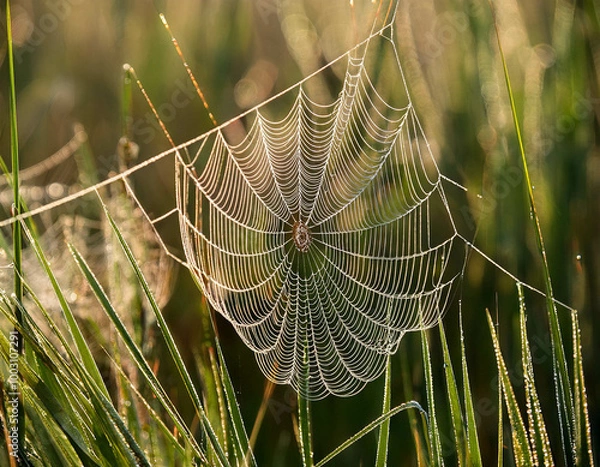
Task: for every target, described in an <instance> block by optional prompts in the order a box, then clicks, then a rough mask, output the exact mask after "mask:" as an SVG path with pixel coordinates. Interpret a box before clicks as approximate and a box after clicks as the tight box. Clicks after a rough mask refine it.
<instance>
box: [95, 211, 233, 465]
mask: <svg viewBox="0 0 600 467" xmlns="http://www.w3.org/2000/svg"><path fill="white" fill-rule="evenodd" d="M102 207H103V209H104V213H105V215H106V217H107V219H108V221H109V223H110V226H111V228H112V230H113V232H114V233H115V235H116V236H117V239H118V240H119V243H120V245H121V248H122V249H123V252H124V253H125V256H127V259H128V261H129V263H130V265H131V267H132V268H133V270H134V271H135V274H136V276H137V278H138V280H139V283H140V285H141V286H142V289H143V290H144V294H145V297H146V298H147V299H148V302H149V303H150V307H151V308H152V311H153V312H154V316H155V317H156V321H157V324H158V328H159V330H160V331H161V334H162V336H163V338H164V340H165V343H166V344H167V348H168V349H169V353H170V354H171V358H172V359H173V362H174V363H175V366H176V367H177V370H178V372H179V375H180V376H181V378H182V379H183V382H184V385H185V388H186V391H187V392H188V395H189V396H190V398H191V400H192V402H193V404H194V407H195V409H196V413H197V414H198V417H199V418H200V420H201V422H202V426H203V428H204V432H205V433H206V435H207V437H208V439H209V441H210V444H211V447H212V449H214V450H215V453H216V454H217V456H218V458H219V461H220V462H221V463H222V464H223V465H224V466H228V465H229V461H228V459H227V456H226V455H225V452H224V451H223V448H222V447H221V445H220V444H219V439H218V438H217V435H216V434H215V430H214V429H213V427H212V426H211V424H210V421H209V420H208V417H207V416H206V413H205V411H204V408H203V406H202V401H201V400H200V396H199V395H198V392H197V391H196V387H195V386H194V383H193V382H192V377H191V375H190V373H189V372H188V370H187V367H186V366H185V363H184V361H183V358H182V357H181V354H180V352H179V349H178V348H177V344H175V339H174V338H173V335H172V334H171V331H170V330H169V327H168V326H167V323H166V321H165V319H164V317H163V315H162V312H161V311H160V308H159V306H158V303H156V299H155V298H154V294H153V293H152V291H151V290H150V286H149V285H148V282H147V281H146V279H145V277H144V275H143V274H142V270H141V269H140V267H139V265H138V264H137V260H136V259H135V257H134V256H133V253H132V251H131V249H130V248H129V245H128V244H127V242H126V241H125V239H124V238H123V235H122V233H121V231H120V230H119V227H118V226H117V224H115V221H114V220H113V218H112V216H111V215H110V213H109V212H108V209H107V207H106V205H105V204H104V203H102Z"/></svg>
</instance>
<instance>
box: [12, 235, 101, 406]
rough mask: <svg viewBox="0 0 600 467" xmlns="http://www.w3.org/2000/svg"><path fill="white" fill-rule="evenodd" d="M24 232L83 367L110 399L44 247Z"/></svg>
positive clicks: (66, 346) (56, 330) (57, 332)
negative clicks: (52, 293)
mask: <svg viewBox="0 0 600 467" xmlns="http://www.w3.org/2000/svg"><path fill="white" fill-rule="evenodd" d="M23 230H24V231H25V235H26V236H27V239H28V240H29V244H30V245H31V247H32V248H33V251H34V252H35V255H36V256H37V259H38V261H39V263H40V266H41V267H42V269H43V270H44V272H45V273H46V275H47V276H48V278H49V279H50V283H51V284H52V289H53V290H54V293H55V294H56V297H57V298H58V302H59V304H60V308H61V310H62V312H63V316H64V318H65V320H66V321H67V325H68V328H69V332H70V334H71V338H72V339H73V341H74V342H75V346H76V348H77V351H78V352H79V356H80V358H81V361H82V363H83V366H84V367H85V369H86V370H87V371H88V372H89V374H90V375H91V377H92V378H94V380H95V381H96V384H97V385H98V387H99V388H101V389H102V391H103V392H104V394H105V395H106V396H107V397H109V394H108V389H107V388H106V385H105V384H104V380H103V379H102V375H101V374H100V370H99V369H98V365H96V361H95V360H94V357H93V356H92V352H91V351H90V348H89V346H88V345H87V342H86V340H85V337H84V336H83V333H82V332H81V329H80V328H79V325H78V324H77V320H76V319H75V315H74V314H73V312H72V311H71V307H70V306H69V303H68V302H67V299H66V297H65V296H64V294H63V292H62V289H61V288H60V286H59V284H58V281H57V279H56V276H55V274H54V272H53V271H52V268H51V267H50V263H49V262H48V259H47V258H46V255H45V254H44V251H43V250H42V247H41V245H40V244H39V241H38V239H37V238H36V237H35V236H34V235H32V233H31V231H30V230H29V229H27V228H26V227H25V226H24V229H23ZM38 306H39V308H40V309H44V307H43V305H42V304H41V303H39V304H38ZM46 319H47V320H48V319H49V316H48V315H46ZM54 329H55V333H56V334H60V331H58V328H56V327H55V328H54ZM63 345H64V346H65V348H69V346H68V344H66V342H63Z"/></svg>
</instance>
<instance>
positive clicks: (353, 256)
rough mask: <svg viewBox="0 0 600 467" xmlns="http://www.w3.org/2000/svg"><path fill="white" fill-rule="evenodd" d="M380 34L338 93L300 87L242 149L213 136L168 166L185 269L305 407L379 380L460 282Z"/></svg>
mask: <svg viewBox="0 0 600 467" xmlns="http://www.w3.org/2000/svg"><path fill="white" fill-rule="evenodd" d="M391 32H392V28H387V29H384V30H382V31H381V33H380V34H379V35H376V36H375V37H373V38H372V39H371V40H369V41H366V42H365V43H364V44H361V45H360V46H358V47H356V48H355V49H353V50H351V51H350V52H349V53H348V54H347V60H346V65H347V68H346V71H345V74H343V76H342V79H341V80H340V91H339V93H338V95H337V97H335V98H333V99H331V100H330V101H328V102H323V101H322V100H321V101H317V100H316V99H313V98H312V97H311V95H310V93H309V91H308V89H309V87H310V86H307V85H306V84H302V85H301V86H299V87H298V88H297V90H296V91H294V92H295V93H296V94H295V97H294V100H293V103H292V105H291V106H289V107H288V110H287V111H286V112H285V113H284V114H283V115H281V106H282V105H283V104H281V102H279V100H275V101H273V102H272V103H271V104H270V105H269V106H263V107H259V108H257V109H255V110H254V111H253V112H252V113H251V115H249V117H248V118H247V119H246V121H245V123H246V128H247V130H246V132H245V134H244V135H242V136H241V137H238V141H232V139H235V138H231V137H229V138H228V137H226V136H225V135H226V134H228V133H227V128H219V129H218V131H216V132H214V134H213V135H212V136H210V137H207V138H205V139H203V140H202V141H201V142H200V143H199V145H198V147H196V148H195V149H194V150H193V151H192V152H193V157H190V159H191V160H186V159H185V158H184V157H183V155H182V154H181V153H180V152H178V154H177V156H176V177H177V192H178V211H179V217H180V227H181V233H182V239H183V243H184V249H185V254H186V258H187V261H188V264H189V266H190V269H191V270H192V272H193V274H194V276H195V277H196V278H197V281H198V283H199V285H200V286H201V288H202V289H203V291H204V293H205V295H206V297H207V298H208V300H209V301H210V303H211V305H212V306H213V307H214V308H215V310H217V311H218V312H219V313H220V314H221V315H223V316H224V317H225V318H226V319H227V320H229V321H230V322H231V324H232V325H233V326H234V328H235V329H236V331H237V333H238V334H239V336H240V337H241V338H242V339H243V341H244V342H245V343H246V344H247V345H248V346H249V347H250V349H252V351H253V352H254V353H255V355H256V359H257V362H258V364H259V366H260V368H261V370H262V372H263V373H264V374H265V375H266V376H267V377H268V378H269V379H271V380H272V381H274V382H276V383H289V384H291V385H292V386H293V387H294V388H295V389H296V390H298V391H300V392H302V393H303V395H304V396H305V397H309V398H311V399H318V398H321V397H324V396H326V395H327V394H336V395H340V396H348V395H351V394H354V393H356V392H358V391H359V390H360V389H361V388H362V387H363V386H364V384H365V383H366V382H368V381H371V380H373V379H374V378H376V377H377V376H379V375H380V374H381V372H382V371H383V369H384V365H385V361H386V357H387V355H389V354H390V353H392V352H395V350H396V349H397V346H398V344H399V342H400V340H401V338H402V336H403V335H404V334H405V333H406V332H409V331H414V330H419V329H422V328H425V327H428V326H432V325H434V324H435V323H436V322H437V321H438V319H439V318H440V316H441V314H442V313H443V311H444V309H445V306H446V303H447V301H448V296H449V291H450V290H451V286H452V283H453V281H454V279H455V277H456V276H455V275H452V274H449V273H448V264H449V258H450V256H451V250H452V247H453V244H454V240H455V238H456V230H455V229H454V227H453V223H452V219H451V216H450V212H449V210H448V206H447V203H446V201H445V195H444V192H443V189H442V186H441V182H440V180H441V179H440V175H439V172H438V170H437V167H436V163H435V159H434V158H433V155H432V153H431V151H430V149H429V145H428V144H427V141H426V139H425V135H424V133H423V130H422V128H421V125H420V123H419V120H418V118H417V115H416V113H415V109H414V107H413V105H412V102H411V101H410V97H409V94H408V90H407V87H406V83H405V81H404V77H403V74H402V69H401V67H400V63H399V60H398V54H397V51H396V47H395V45H394V41H393V38H392V36H391ZM321 94H322V93H321ZM286 97H289V96H286ZM187 149H188V153H189V152H190V149H191V147H190V148H187ZM432 216H436V219H437V220H439V219H442V220H445V221H446V227H447V228H446V229H445V231H443V232H442V233H441V234H440V233H439V232H437V233H436V232H432V221H431V219H432ZM437 225H439V222H436V226H437ZM436 229H437V227H436ZM442 230H443V229H442ZM306 378H307V380H306Z"/></svg>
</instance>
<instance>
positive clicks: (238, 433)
mask: <svg viewBox="0 0 600 467" xmlns="http://www.w3.org/2000/svg"><path fill="white" fill-rule="evenodd" d="M215 346H216V348H217V358H218V360H219V372H220V375H221V382H222V384H223V390H224V392H225V399H226V400H227V409H228V410H227V411H228V413H229V417H230V419H231V425H232V428H233V434H234V438H235V443H234V447H235V446H237V449H238V450H239V453H240V454H242V456H243V457H242V459H244V464H243V465H245V466H256V459H255V458H254V453H253V452H252V450H251V449H250V442H249V440H248V432H247V431H246V427H245V426H244V420H243V419H242V414H241V412H240V406H239V404H238V401H237V398H236V396H235V390H234V387H233V384H232V382H231V378H230V376H229V371H228V370H227V365H226V364H225V358H224V357H223V351H222V350H221V344H220V342H219V340H218V338H217V339H215Z"/></svg>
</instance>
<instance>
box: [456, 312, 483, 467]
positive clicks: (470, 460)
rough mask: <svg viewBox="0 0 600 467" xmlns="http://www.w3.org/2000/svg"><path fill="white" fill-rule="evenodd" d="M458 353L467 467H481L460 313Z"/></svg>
mask: <svg viewBox="0 0 600 467" xmlns="http://www.w3.org/2000/svg"><path fill="white" fill-rule="evenodd" d="M459 320H460V352H461V366H462V378H463V394H464V401H465V413H466V418H467V456H466V463H467V465H472V466H475V467H481V466H482V465H483V463H482V462H481V451H480V449H479V436H478V435H477V424H476V423H475V407H474V405H473V394H472V393H471V385H470V383H469V370H468V368H467V353H466V350H465V335H464V332H463V322H462V312H461V313H460V317H459Z"/></svg>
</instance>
